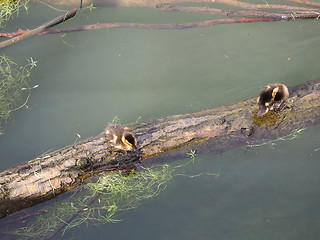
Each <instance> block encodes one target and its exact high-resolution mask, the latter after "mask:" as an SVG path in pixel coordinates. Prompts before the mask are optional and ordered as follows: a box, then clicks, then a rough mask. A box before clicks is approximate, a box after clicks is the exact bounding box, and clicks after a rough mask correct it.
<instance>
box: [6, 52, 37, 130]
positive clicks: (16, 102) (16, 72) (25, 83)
mask: <svg viewBox="0 0 320 240" xmlns="http://www.w3.org/2000/svg"><path fill="white" fill-rule="evenodd" d="M35 66H37V61H34V60H33V59H32V58H30V59H28V64H27V65H25V66H24V67H18V65H17V64H16V63H15V62H14V61H13V60H12V59H11V58H9V57H7V56H5V55H3V56H0V124H1V122H3V121H4V122H5V121H7V120H8V118H9V117H10V116H11V114H12V112H14V111H17V110H18V109H20V108H22V107H25V106H27V102H28V100H29V97H30V94H31V90H32V89H34V88H37V87H38V86H39V85H35V86H33V87H30V86H29V81H30V70H31V69H32V68H34V67H35ZM24 91H27V92H28V93H27V96H26V97H25V100H24V101H23V96H25V95H26V94H24Z"/></svg>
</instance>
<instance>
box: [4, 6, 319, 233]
mask: <svg viewBox="0 0 320 240" xmlns="http://www.w3.org/2000/svg"><path fill="white" fill-rule="evenodd" d="M58 15H61V13H59V12H55V11H53V10H51V9H49V8H47V7H45V6H42V5H37V4H34V5H32V6H31V8H30V10H29V14H28V15H27V14H24V13H21V14H20V15H19V18H18V19H15V20H14V21H13V22H11V23H10V24H9V25H8V26H7V30H8V31H14V30H15V28H16V27H20V28H30V29H32V28H34V27H37V26H39V25H41V24H42V23H44V22H46V21H49V20H51V19H53V18H54V17H56V16H58ZM207 19H212V16H207V15H205V14H183V13H166V12H159V11H156V10H152V9H103V8H98V9H96V10H94V11H93V12H90V11H89V10H82V11H80V12H79V13H78V14H77V16H76V17H75V18H74V19H72V20H71V21H68V22H66V23H64V24H63V25H61V26H59V27H71V26H78V25H83V24H94V23H96V22H138V23H140V22H141V23H176V22H178V23H183V22H191V21H202V20H207ZM319 40H320V35H319V20H297V21H281V22H272V23H251V24H232V25H231V24H230V25H219V26H214V27H208V28H195V29H186V30H139V29H109V30H106V29H104V30H95V31H87V32H78V33H70V34H66V35H45V36H35V37H32V38H30V39H27V40H24V41H23V42H20V43H18V44H16V45H12V46H10V47H8V48H6V49H2V50H0V54H6V55H8V56H10V57H13V58H14V59H15V60H16V61H17V62H18V63H19V64H21V65H24V64H26V59H27V58H29V57H32V58H33V59H35V60H37V61H38V66H37V67H36V68H35V69H34V70H33V71H32V81H33V83H34V84H39V85H40V86H39V88H37V89H34V90H33V91H32V95H31V98H30V100H29V102H28V106H29V108H28V109H23V110H20V111H18V112H16V113H15V114H14V115H13V116H12V119H11V120H10V121H9V122H8V123H7V124H6V125H4V129H3V130H4V131H5V135H4V136H1V137H0V152H1V155H0V158H1V159H0V160H1V166H0V168H1V170H5V169H7V168H9V167H12V166H14V165H16V164H19V163H22V162H26V161H29V160H32V159H34V158H35V157H37V156H39V155H41V154H43V153H45V152H47V151H52V150H55V149H59V148H62V147H64V146H66V145H69V144H72V143H73V142H74V141H75V140H76V138H77V134H80V135H81V137H82V138H86V137H89V136H94V135H97V134H98V133H100V132H101V131H102V130H103V128H104V127H105V126H106V125H107V124H108V122H111V121H112V119H113V118H114V117H115V116H117V117H118V118H119V119H120V122H121V123H124V124H128V123H132V122H135V121H136V120H137V119H140V121H148V120H150V119H156V118H160V117H166V116H170V115H174V114H182V113H188V112H193V111H198V110H202V109H205V108H213V107H217V106H220V105H224V104H229V103H232V102H236V101H240V100H244V99H249V98H253V97H255V96H256V95H257V94H258V93H259V91H260V88H261V87H263V86H265V85H266V84H268V83H270V82H282V83H285V84H286V85H288V86H295V85H298V84H301V83H304V82H306V81H309V80H314V79H317V78H319V77H320V68H319V64H318V62H319V61H318V59H319V54H320V49H319ZM319 133H320V130H319V127H314V128H310V129H306V130H304V131H302V133H301V134H299V135H298V137H297V138H296V139H293V140H288V139H286V140H285V141H280V142H276V143H277V145H275V146H274V145H270V144H267V145H263V146H260V147H254V148H250V149H249V150H245V149H242V148H241V149H235V150H232V151H229V152H226V153H224V154H222V155H206V156H197V157H196V161H195V163H194V164H190V165H188V166H187V167H185V168H186V172H187V173H188V174H190V175H193V174H199V173H207V172H220V177H219V178H214V177H212V176H210V175H203V176H201V177H197V178H188V177H182V176H177V177H174V179H173V180H172V181H171V182H170V183H169V185H168V187H167V189H166V190H165V191H163V192H162V193H161V194H160V195H159V196H158V197H156V198H155V199H153V200H149V201H145V202H143V204H142V205H141V206H140V207H139V208H137V209H136V210H135V211H130V212H127V213H125V214H124V215H122V216H121V219H123V221H122V222H120V223H117V224H108V225H103V226H93V225H89V227H88V228H87V227H84V226H82V227H81V228H79V229H76V230H75V231H69V232H67V235H66V237H65V239H68V238H69V237H70V236H75V237H76V238H77V239H88V238H93V237H95V238H96V239H105V238H106V237H107V238H108V239H109V238H110V239H124V238H126V239H127V238H131V239H151V238H152V239H195V238H197V239H317V237H318V236H319V230H318V229H319V227H318V226H319V217H318V216H319V207H318V199H319V194H320V191H319V188H318V185H319V181H320V179H319V174H318V173H319V170H320V165H319V159H320V158H319V154H320V151H315V150H316V149H318V148H319V147H320V142H319ZM186 157H187V156H186ZM181 161H182V163H183V162H184V161H187V160H181ZM58 238H59V237H58ZM58 238H57V239H58Z"/></svg>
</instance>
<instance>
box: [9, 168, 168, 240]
mask: <svg viewBox="0 0 320 240" xmlns="http://www.w3.org/2000/svg"><path fill="white" fill-rule="evenodd" d="M173 172H174V168H172V167H169V165H163V166H161V167H158V168H142V170H140V171H131V172H129V173H127V172H123V171H119V172H113V173H105V174H101V175H100V176H99V177H98V180H97V182H95V183H88V184H87V185H86V186H85V188H84V189H83V190H82V191H78V192H77V193H76V194H73V195H72V196H70V197H69V198H64V199H62V200H61V201H60V202H59V203H57V204H56V205H55V206H53V209H51V210H49V211H47V213H45V214H42V215H39V216H37V217H35V218H34V219H33V220H32V221H29V222H28V224H27V226H25V227H22V228H19V229H18V230H16V231H15V233H14V235H15V236H17V237H18V238H20V239H41V238H43V237H45V236H47V235H48V234H50V233H51V232H53V231H55V230H56V229H57V228H58V227H59V226H60V225H61V223H65V227H64V229H63V232H62V234H63V233H64V232H65V231H66V230H68V229H71V228H74V227H77V226H79V225H81V224H83V223H85V224H88V223H89V222H92V223H94V224H103V223H116V222H119V221H121V220H120V219H117V217H118V216H119V214H120V213H121V212H123V211H125V210H129V209H134V208H136V207H138V206H139V204H141V202H142V201H143V200H146V199H150V198H153V197H155V196H157V195H158V194H159V193H160V192H161V191H162V190H164V189H165V188H166V186H167V183H168V181H169V180H171V178H172V176H173ZM92 199H95V200H94V201H91V200H92ZM90 201H91V203H90V204H88V202H90ZM46 209H48V208H46ZM79 209H81V211H79ZM70 216H71V217H70ZM73 216H74V217H73ZM70 219H71V220H70ZM11 233H12V231H11Z"/></svg>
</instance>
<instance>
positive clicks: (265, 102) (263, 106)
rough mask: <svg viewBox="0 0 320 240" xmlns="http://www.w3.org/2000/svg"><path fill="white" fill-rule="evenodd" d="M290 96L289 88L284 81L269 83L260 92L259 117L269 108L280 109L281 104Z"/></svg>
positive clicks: (258, 100)
mask: <svg viewBox="0 0 320 240" xmlns="http://www.w3.org/2000/svg"><path fill="white" fill-rule="evenodd" d="M288 97H289V90H288V88H287V86H286V85H284V84H282V83H272V84H269V85H267V86H266V87H265V88H264V89H262V91H261V92H260V94H259V97H258V99H257V104H258V106H259V110H258V117H260V116H263V115H264V114H266V113H267V112H268V111H269V110H273V111H277V110H280V108H281V104H282V103H283V102H285V101H286V100H287V99H288Z"/></svg>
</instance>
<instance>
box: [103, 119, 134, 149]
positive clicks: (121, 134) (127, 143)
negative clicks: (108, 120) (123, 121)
mask: <svg viewBox="0 0 320 240" xmlns="http://www.w3.org/2000/svg"><path fill="white" fill-rule="evenodd" d="M105 134H106V139H108V140H109V141H110V143H111V144H112V145H113V146H114V147H115V148H118V149H121V150H124V151H132V150H137V146H136V145H137V140H136V138H135V136H134V135H133V133H132V132H131V130H130V128H128V127H126V126H123V125H120V124H110V125H109V126H108V127H107V128H106V129H105Z"/></svg>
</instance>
